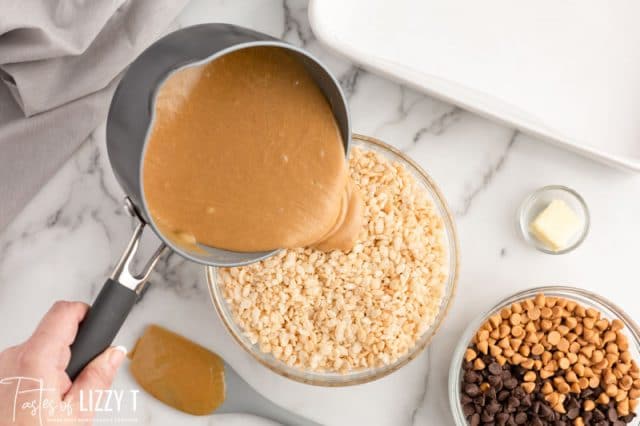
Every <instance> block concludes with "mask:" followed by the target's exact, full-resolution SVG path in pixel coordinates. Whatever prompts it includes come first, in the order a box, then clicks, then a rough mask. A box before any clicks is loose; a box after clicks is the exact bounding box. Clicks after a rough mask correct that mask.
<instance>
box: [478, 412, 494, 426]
mask: <svg viewBox="0 0 640 426" xmlns="http://www.w3.org/2000/svg"><path fill="white" fill-rule="evenodd" d="M480 420H482V423H485V424H486V423H489V422H492V421H493V414H490V413H487V411H486V410H485V411H483V412H482V415H481V416H480Z"/></svg>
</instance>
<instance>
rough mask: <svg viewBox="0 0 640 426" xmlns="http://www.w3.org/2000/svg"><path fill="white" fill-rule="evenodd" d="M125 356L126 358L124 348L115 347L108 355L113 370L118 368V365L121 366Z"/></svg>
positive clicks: (125, 349)
mask: <svg viewBox="0 0 640 426" xmlns="http://www.w3.org/2000/svg"><path fill="white" fill-rule="evenodd" d="M125 356H127V348H125V347H124V346H116V347H115V348H113V349H112V350H111V352H110V353H109V362H110V363H111V365H113V366H114V367H115V368H118V367H119V366H120V364H122V361H123V360H124V357H125Z"/></svg>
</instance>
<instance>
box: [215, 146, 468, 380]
mask: <svg viewBox="0 0 640 426" xmlns="http://www.w3.org/2000/svg"><path fill="white" fill-rule="evenodd" d="M352 142H353V146H364V147H366V148H368V149H372V150H375V151H378V152H381V153H382V154H385V155H386V156H387V157H391V158H392V159H393V160H394V161H400V162H401V163H402V164H404V165H405V167H407V169H408V170H410V171H411V172H412V173H413V175H414V176H416V178H417V179H418V180H419V182H420V183H421V185H422V186H423V187H424V189H425V190H426V191H427V193H428V194H429V196H430V197H431V199H432V201H433V203H434V205H435V206H436V208H437V209H438V212H439V213H440V216H441V217H442V220H443V222H444V230H445V236H446V240H447V244H448V255H449V277H448V279H447V281H446V282H445V295H444V298H443V300H442V305H441V307H440V311H439V312H438V315H437V316H436V319H435V321H434V323H433V325H432V326H431V327H430V328H429V329H428V330H427V331H426V332H425V333H424V335H423V336H422V337H421V338H420V339H419V340H418V342H416V345H415V346H414V347H413V348H412V349H411V350H410V351H409V352H408V353H407V354H405V355H404V356H402V357H401V358H399V359H398V360H397V361H396V362H395V363H393V364H390V365H387V366H383V367H378V368H372V369H366V370H356V371H353V372H348V373H344V374H342V373H330V372H314V371H307V370H301V369H298V368H292V367H290V366H288V365H286V364H285V363H284V362H282V361H280V360H277V359H276V358H274V357H273V356H272V355H271V354H267V353H262V352H260V349H259V348H258V346H257V345H253V344H251V342H250V341H249V340H248V339H247V338H246V337H245V336H244V334H243V331H242V330H241V328H240V327H239V326H238V325H237V324H236V323H235V321H234V320H233V315H232V314H231V312H230V310H229V309H228V306H227V303H226V301H225V300H224V296H223V295H222V292H221V291H220V289H219V287H218V286H217V285H216V275H217V274H216V268H214V267H210V266H208V267H207V268H206V271H207V273H206V275H207V287H208V288H209V294H210V296H211V301H212V302H213V305H214V306H215V309H216V312H217V313H218V316H219V317H220V320H221V321H222V323H223V324H224V326H225V328H226V329H227V331H228V332H229V334H230V335H231V336H232V337H233V338H234V340H235V341H236V342H237V343H238V344H240V346H241V347H243V348H244V349H245V350H246V351H247V352H249V353H250V354H251V355H252V356H253V358H255V359H256V360H257V361H258V362H259V363H260V364H262V365H263V366H265V367H267V368H269V369H270V370H272V371H274V372H275V373H278V374H280V375H281V376H284V377H287V378H289V379H292V380H295V381H298V382H302V383H307V384H311V385H316V386H330V387H336V386H351V385H357V384H362V383H367V382H370V381H373V380H377V379H379V378H381V377H384V376H386V375H388V374H391V373H393V372H394V371H396V370H398V369H399V368H400V367H402V366H404V365H406V364H407V363H408V362H409V361H411V360H413V359H414V358H416V357H417V356H418V355H419V354H420V353H421V352H422V351H423V350H424V349H425V348H426V347H427V346H428V345H429V343H430V341H431V339H432V338H433V336H434V335H435V333H436V332H437V330H438V328H439V327H440V325H441V324H442V322H443V320H444V318H445V317H446V315H447V312H448V310H449V307H450V306H451V302H452V300H453V297H454V295H455V290H456V287H457V283H458V271H459V265H460V260H459V246H458V236H457V232H456V228H455V224H454V221H453V215H452V214H451V211H450V210H449V207H448V206H447V203H446V201H445V199H444V197H443V195H442V193H441V191H440V189H439V188H438V186H437V185H436V184H435V182H434V181H433V179H431V177H430V176H429V175H428V174H427V173H426V172H425V171H424V170H423V169H422V168H421V167H420V166H419V165H418V164H416V163H415V162H414V161H413V160H411V159H410V158H409V157H408V156H406V155H405V154H404V153H402V152H400V151H398V150H397V149H395V148H394V147H392V146H390V145H388V144H386V143H384V142H382V141H380V140H378V139H375V138H371V137H369V136H363V135H358V134H354V135H353V138H352Z"/></svg>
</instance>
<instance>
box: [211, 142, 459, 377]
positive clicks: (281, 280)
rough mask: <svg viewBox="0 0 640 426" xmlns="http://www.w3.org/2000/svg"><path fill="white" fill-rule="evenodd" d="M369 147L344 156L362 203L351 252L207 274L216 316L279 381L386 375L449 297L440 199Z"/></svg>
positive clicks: (453, 268) (307, 252)
mask: <svg viewBox="0 0 640 426" xmlns="http://www.w3.org/2000/svg"><path fill="white" fill-rule="evenodd" d="M368 144H369V142H368V143H367V144H363V143H354V144H353V145H354V146H353V147H352V149H351V153H350V157H349V169H350V174H351V178H352V180H353V183H354V185H355V186H356V187H357V188H358V189H359V190H360V192H361V194H362V197H363V199H364V203H365V207H364V223H365V226H364V227H363V229H362V230H361V232H360V235H359V237H358V242H357V243H356V245H355V246H354V248H353V249H352V250H351V251H349V252H342V251H339V250H335V251H331V252H322V251H319V250H315V249H311V248H301V249H293V250H282V251H280V252H279V253H278V254H276V255H274V256H272V257H270V258H268V259H266V260H263V261H261V262H257V263H254V264H251V265H247V266H243V267H237V268H220V269H218V270H217V274H216V272H215V270H210V274H209V278H213V280H210V281H215V283H217V288H214V289H212V292H213V291H214V290H217V292H218V293H219V294H217V296H216V294H214V302H215V303H216V306H217V307H218V308H219V309H218V311H219V312H220V311H221V309H220V307H221V306H220V305H224V308H225V309H226V310H227V311H228V314H230V317H231V318H232V321H233V322H234V324H235V326H236V327H237V328H238V330H236V331H239V332H240V334H241V338H242V339H244V340H247V341H248V343H249V344H250V345H252V346H253V347H254V352H256V348H257V351H259V352H261V353H262V354H263V356H264V355H266V356H268V357H269V358H272V359H271V361H272V363H273V362H275V363H276V364H282V365H283V366H286V367H288V370H289V372H290V373H291V372H294V373H293V374H284V373H283V374H284V375H286V376H289V377H292V376H293V377H292V378H294V379H298V380H302V381H310V382H312V383H314V381H313V380H312V379H311V380H305V378H299V377H295V371H301V372H305V374H308V375H311V377H313V375H314V374H315V375H324V374H328V375H333V376H334V377H339V376H340V375H342V376H348V375H350V374H358V373H359V372H364V373H365V374H366V372H368V371H379V372H380V371H384V374H386V373H388V372H390V371H393V369H394V368H393V367H394V366H399V365H401V364H404V363H405V362H407V361H408V360H409V359H411V358H412V357H413V356H415V353H417V351H419V349H422V348H423V347H424V346H425V345H426V339H425V335H428V334H433V332H434V331H435V326H436V325H437V324H439V322H440V321H441V319H442V317H443V316H444V313H443V311H444V310H445V309H444V308H445V307H446V306H447V305H448V302H449V300H450V298H451V294H452V291H453V288H452V287H454V284H455V275H456V273H457V261H456V260H457V259H451V257H452V256H453V257H455V256H456V252H455V248H457V247H456V245H457V244H456V242H455V232H454V231H453V226H452V223H451V221H450V216H449V215H448V212H447V211H446V207H444V211H445V213H446V215H443V214H442V210H443V208H442V206H443V205H442V206H441V205H439V204H437V203H436V201H440V200H439V199H438V200H434V199H433V198H432V197H431V196H430V193H429V192H428V191H427V190H426V189H425V186H424V184H423V183H422V182H420V181H419V179H418V178H417V177H416V176H415V172H413V171H412V170H410V169H409V168H408V166H407V164H405V163H403V162H401V161H394V159H393V158H389V156H388V155H385V153H384V149H389V148H388V147H386V145H383V144H381V143H379V142H378V143H377V144H376V145H372V146H369V145H368ZM371 148H378V149H371ZM409 164H410V165H413V164H411V163H409ZM428 183H429V184H430V183H431V182H428ZM436 195H438V196H439V194H438V193H437V192H436ZM445 222H447V224H445ZM452 236H453V238H452ZM451 240H453V241H451ZM452 248H453V249H452ZM452 260H453V262H452ZM212 271H213V272H212ZM212 287H215V285H214V286H212ZM214 293H215V292H214ZM220 296H221V297H220ZM220 298H222V299H223V301H221V300H219V299H220ZM221 315H222V316H223V320H224V314H223V313H221ZM225 322H226V321H225ZM234 332H235V331H232V334H234ZM236 337H237V338H238V336H236ZM429 337H430V336H429ZM412 355H413V356H412ZM396 368H397V367H396ZM279 372H280V371H279ZM384 374H380V375H377V376H381V375H384ZM373 378H375V377H371V378H367V379H364V380H360V381H359V382H362V381H368V380H372V379H373ZM337 382H341V381H340V380H339V379H338V380H337ZM316 384H326V383H316ZM332 384H350V383H332Z"/></svg>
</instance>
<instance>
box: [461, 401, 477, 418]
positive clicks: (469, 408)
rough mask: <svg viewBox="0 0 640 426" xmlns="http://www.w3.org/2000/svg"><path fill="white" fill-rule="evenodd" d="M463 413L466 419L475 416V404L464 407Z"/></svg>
mask: <svg viewBox="0 0 640 426" xmlns="http://www.w3.org/2000/svg"><path fill="white" fill-rule="evenodd" d="M462 412H463V413H464V416H465V417H470V416H473V414H474V413H475V412H476V407H475V406H474V405H473V404H465V405H463V406H462Z"/></svg>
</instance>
